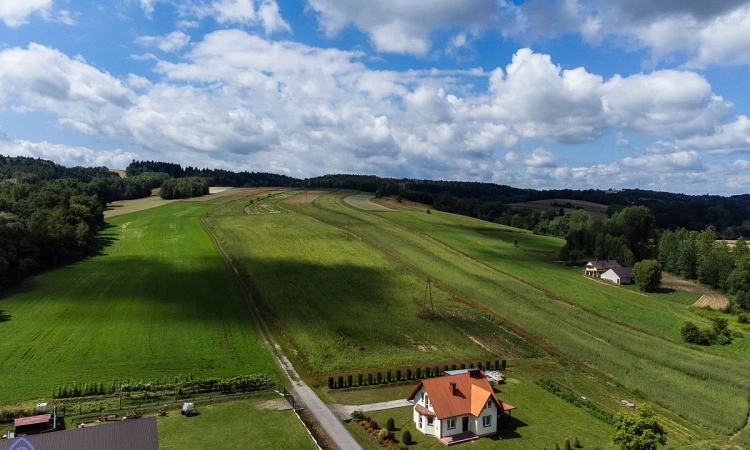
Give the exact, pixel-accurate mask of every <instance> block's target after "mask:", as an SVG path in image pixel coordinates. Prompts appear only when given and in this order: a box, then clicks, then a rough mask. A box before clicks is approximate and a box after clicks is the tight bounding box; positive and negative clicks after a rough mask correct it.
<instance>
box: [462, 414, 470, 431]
mask: <svg viewBox="0 0 750 450" xmlns="http://www.w3.org/2000/svg"><path fill="white" fill-rule="evenodd" d="M463 431H464V432H467V431H469V418H468V417H464V418H463Z"/></svg>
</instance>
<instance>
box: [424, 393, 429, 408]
mask: <svg viewBox="0 0 750 450" xmlns="http://www.w3.org/2000/svg"><path fill="white" fill-rule="evenodd" d="M424 406H425V408H429V407H430V397H428V396H427V394H425V395H424Z"/></svg>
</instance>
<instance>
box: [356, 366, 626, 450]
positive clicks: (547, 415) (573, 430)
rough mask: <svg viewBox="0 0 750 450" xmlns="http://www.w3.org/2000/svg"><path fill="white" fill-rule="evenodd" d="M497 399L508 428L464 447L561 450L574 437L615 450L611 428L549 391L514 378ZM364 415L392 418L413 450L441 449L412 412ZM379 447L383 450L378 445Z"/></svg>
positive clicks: (367, 441)
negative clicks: (508, 411)
mask: <svg viewBox="0 0 750 450" xmlns="http://www.w3.org/2000/svg"><path fill="white" fill-rule="evenodd" d="M500 388H501V393H499V394H498V397H499V398H500V399H501V400H503V401H505V402H508V403H510V404H512V405H513V406H516V408H517V409H515V410H514V411H513V412H512V420H511V423H510V425H508V424H505V423H503V424H502V425H501V426H500V431H499V433H498V435H497V436H493V437H485V438H481V439H479V440H478V441H475V442H474V443H473V444H463V445H465V446H467V447H470V448H472V449H477V450H482V449H490V448H499V447H502V448H508V449H511V448H512V449H513V450H525V449H529V450H532V449H533V450H539V449H542V448H547V449H550V450H551V449H554V448H555V443H557V444H558V445H559V446H560V448H562V446H563V440H564V439H565V438H566V437H567V438H569V439H570V441H571V443H572V442H573V440H574V439H575V438H576V437H577V438H578V440H579V441H580V443H581V444H582V445H583V446H584V448H589V449H594V448H599V449H615V448H617V447H616V446H614V445H613V444H612V443H611V440H612V435H613V434H614V428H613V427H611V426H610V425H608V424H606V423H604V422H602V421H600V420H598V419H596V418H594V417H592V416H591V415H589V414H588V413H586V412H585V411H583V410H581V409H579V408H576V407H575V406H572V405H570V404H569V403H566V402H565V401H563V400H561V399H559V398H557V397H555V396H554V395H552V394H550V393H548V392H547V391H545V390H544V389H542V388H540V387H539V386H537V385H536V384H534V383H533V382H530V381H528V380H517V379H514V380H513V383H509V384H505V385H502V386H501V387H500ZM367 415H368V416H370V418H371V419H372V420H375V421H377V422H378V424H379V425H380V426H385V424H386V422H387V421H388V418H390V417H392V418H393V420H394V423H395V425H396V428H397V429H398V431H396V433H395V434H396V438H397V439H399V440H400V439H401V437H402V436H403V433H404V431H406V430H408V431H409V433H411V436H412V439H413V440H414V441H416V442H417V443H416V445H412V446H409V448H410V449H414V450H440V449H444V448H445V445H443V444H441V443H440V442H438V440H437V439H436V438H434V437H428V436H425V435H423V434H422V433H421V432H420V431H418V430H417V429H416V427H415V426H414V422H413V420H412V408H411V407H406V408H398V409H393V410H388V411H377V412H369V413H367ZM349 429H350V430H352V432H353V433H355V436H356V437H357V438H358V439H359V440H360V442H362V443H363V444H364V445H365V446H366V448H371V449H373V450H375V449H378V447H379V446H378V444H377V442H376V441H375V439H374V438H372V437H371V436H370V435H367V434H365V433H364V431H363V429H362V428H361V427H360V426H359V425H357V424H355V423H354V421H352V423H350V424H349ZM380 448H382V447H380Z"/></svg>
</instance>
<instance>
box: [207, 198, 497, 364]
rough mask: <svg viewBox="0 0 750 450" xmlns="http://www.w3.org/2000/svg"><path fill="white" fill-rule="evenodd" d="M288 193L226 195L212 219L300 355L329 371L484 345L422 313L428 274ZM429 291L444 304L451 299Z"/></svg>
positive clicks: (463, 353)
mask: <svg viewBox="0 0 750 450" xmlns="http://www.w3.org/2000/svg"><path fill="white" fill-rule="evenodd" d="M290 195H292V193H282V194H279V195H275V196H272V197H270V198H267V199H266V200H263V201H262V202H257V201H256V202H255V203H254V204H252V205H250V206H247V205H246V203H247V201H248V200H239V201H236V202H233V203H228V204H227V205H225V206H223V207H221V208H218V209H216V210H214V211H211V213H210V214H209V216H208V221H209V224H210V226H211V227H212V228H214V229H215V231H216V233H217V235H218V236H219V238H220V239H221V241H222V242H223V243H225V245H227V247H228V250H229V253H230V254H231V256H232V258H233V259H234V260H235V262H236V263H237V264H238V265H239V266H240V267H241V268H242V269H243V270H244V271H245V273H246V274H247V275H248V276H249V278H250V280H251V282H252V284H253V287H254V289H255V291H256V292H257V293H258V294H259V298H260V299H261V300H262V303H263V305H264V306H265V307H266V308H267V309H268V310H269V313H270V317H271V320H272V321H273V323H275V324H276V326H277V329H279V330H280V334H281V339H282V340H285V341H286V342H287V344H288V346H289V350H290V351H291V353H292V354H297V355H298V357H297V358H296V360H297V361H299V362H301V363H303V365H304V366H305V367H307V368H308V369H310V370H312V371H314V372H330V371H343V370H354V369H363V368H382V367H388V366H394V365H400V364H410V363H418V362H423V361H435V360H442V359H448V358H477V357H479V358H481V357H483V356H484V355H485V351H484V350H483V349H481V348H480V347H478V346H477V345H475V344H473V343H472V342H471V341H470V340H469V339H467V338H466V337H465V336H464V335H463V334H462V333H461V332H460V330H458V329H457V328H455V327H453V326H451V325H450V324H449V323H447V322H446V321H443V320H439V319H429V318H420V312H421V304H422V302H423V300H424V294H425V286H426V285H425V281H424V280H423V279H420V278H418V277H416V276H414V275H413V274H412V273H410V272H409V271H407V270H404V268H403V267H402V266H401V265H399V264H397V263H395V262H393V261H391V260H390V259H389V258H387V257H386V256H385V255H383V254H382V253H381V252H379V251H377V250H375V249H373V248H372V247H371V246H370V245H368V244H367V243H366V242H364V241H362V240H361V239H358V238H356V237H354V236H351V235H350V236H348V237H347V231H346V225H343V226H342V227H339V228H336V227H331V226H329V225H327V224H325V223H322V222H320V221H318V220H315V219H313V218H310V217H306V216H304V215H300V214H293V213H290V212H289V210H288V208H290V207H293V206H296V205H292V204H279V203H278V201H279V200H282V199H284V198H286V197H289V196H290ZM248 212H249V214H248ZM432 296H433V302H434V304H435V306H436V307H438V308H440V307H442V306H443V305H446V304H448V303H449V302H451V299H450V296H449V295H447V294H445V293H444V292H441V291H440V290H439V289H437V288H435V289H433V291H432ZM428 305H429V303H428Z"/></svg>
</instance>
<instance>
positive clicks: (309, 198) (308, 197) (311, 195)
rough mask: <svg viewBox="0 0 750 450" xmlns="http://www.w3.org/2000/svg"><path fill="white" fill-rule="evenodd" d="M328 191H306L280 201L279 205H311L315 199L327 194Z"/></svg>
mask: <svg viewBox="0 0 750 450" xmlns="http://www.w3.org/2000/svg"><path fill="white" fill-rule="evenodd" d="M327 192H328V191H307V192H302V193H300V194H297V195H295V196H293V197H289V198H287V199H284V200H282V201H281V203H312V202H313V201H314V200H315V199H316V198H318V197H320V196H321V195H323V194H325V193H327Z"/></svg>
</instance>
